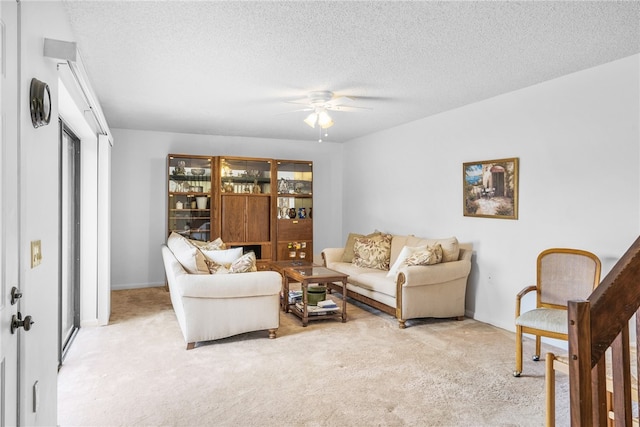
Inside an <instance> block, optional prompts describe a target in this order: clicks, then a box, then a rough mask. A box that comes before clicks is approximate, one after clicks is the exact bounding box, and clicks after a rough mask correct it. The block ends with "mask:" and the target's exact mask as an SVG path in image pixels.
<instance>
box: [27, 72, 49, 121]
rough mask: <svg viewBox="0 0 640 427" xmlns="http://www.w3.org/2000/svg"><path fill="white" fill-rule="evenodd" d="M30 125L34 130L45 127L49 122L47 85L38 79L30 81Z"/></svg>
mask: <svg viewBox="0 0 640 427" xmlns="http://www.w3.org/2000/svg"><path fill="white" fill-rule="evenodd" d="M29 98H30V103H29V104H30V105H31V123H33V127H34V128H39V127H40V126H46V125H48V124H49V121H50V120H51V92H49V85H48V84H46V83H45V82H41V81H40V80H38V79H35V78H34V79H31V91H30V96H29Z"/></svg>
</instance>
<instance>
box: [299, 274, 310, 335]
mask: <svg viewBox="0 0 640 427" xmlns="http://www.w3.org/2000/svg"><path fill="white" fill-rule="evenodd" d="M300 287H301V288H302V326H303V327H306V326H307V325H308V324H309V311H308V310H307V305H308V304H309V300H308V298H307V281H306V280H304V281H302V283H300Z"/></svg>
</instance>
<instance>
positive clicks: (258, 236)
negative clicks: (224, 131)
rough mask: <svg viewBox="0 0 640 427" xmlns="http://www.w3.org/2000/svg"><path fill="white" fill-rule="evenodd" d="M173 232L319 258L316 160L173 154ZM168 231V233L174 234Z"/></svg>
mask: <svg viewBox="0 0 640 427" xmlns="http://www.w3.org/2000/svg"><path fill="white" fill-rule="evenodd" d="M167 181H168V189H167V195H168V197H167V200H168V202H167V204H168V209H167V211H168V215H167V217H168V227H167V228H168V234H171V232H174V231H175V232H177V233H180V234H181V235H183V236H185V237H187V238H189V239H194V240H202V241H211V240H214V239H216V238H218V237H220V238H221V239H222V241H224V242H225V244H226V245H227V246H228V247H238V246H242V247H243V248H244V251H245V252H248V251H254V252H255V254H256V259H257V261H258V268H259V269H267V268H268V264H269V263H270V262H271V261H276V260H278V261H283V260H284V261H287V260H289V261H292V260H306V261H309V262H312V261H313V219H312V218H313V164H312V163H311V162H308V161H294V160H272V159H262V158H251V157H223V156H218V157H211V156H190V155H183V154H169V155H168V157H167ZM168 234H167V235H168Z"/></svg>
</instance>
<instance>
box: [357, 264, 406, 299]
mask: <svg viewBox="0 0 640 427" xmlns="http://www.w3.org/2000/svg"><path fill="white" fill-rule="evenodd" d="M349 282H351V283H354V284H356V285H358V286H359V287H361V288H363V289H367V290H369V291H373V292H380V293H382V294H385V295H389V296H390V297H395V296H396V282H395V281H393V280H390V279H389V278H388V277H387V272H386V271H380V270H375V269H374V270H373V271H370V272H366V273H362V274H359V275H358V276H357V277H349Z"/></svg>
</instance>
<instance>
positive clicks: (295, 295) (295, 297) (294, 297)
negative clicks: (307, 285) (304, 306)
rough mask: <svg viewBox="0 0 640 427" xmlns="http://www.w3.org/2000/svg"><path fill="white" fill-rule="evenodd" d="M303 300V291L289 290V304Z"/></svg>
mask: <svg viewBox="0 0 640 427" xmlns="http://www.w3.org/2000/svg"><path fill="white" fill-rule="evenodd" d="M297 302H302V291H289V304H295V303H297Z"/></svg>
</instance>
